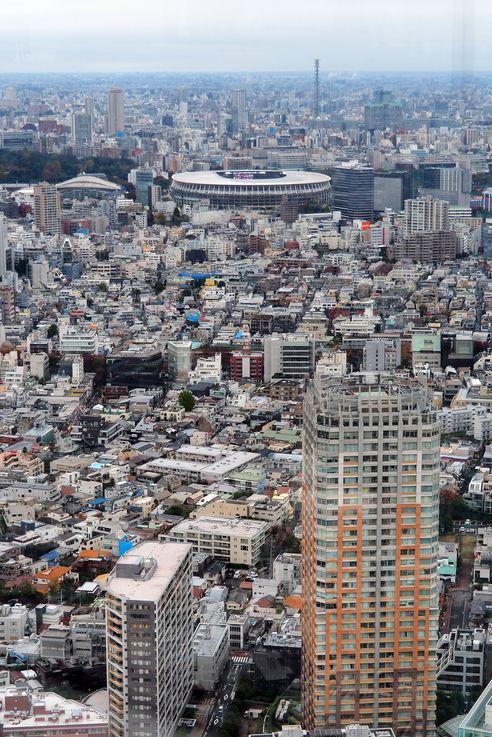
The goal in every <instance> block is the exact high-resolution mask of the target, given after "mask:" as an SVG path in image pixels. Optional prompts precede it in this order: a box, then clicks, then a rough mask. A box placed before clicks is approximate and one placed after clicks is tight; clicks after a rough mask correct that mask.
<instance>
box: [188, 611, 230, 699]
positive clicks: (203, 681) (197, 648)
mask: <svg viewBox="0 0 492 737" xmlns="http://www.w3.org/2000/svg"><path fill="white" fill-rule="evenodd" d="M228 660H229V627H228V626H227V624H206V623H205V624H199V625H198V627H197V628H196V630H195V634H194V636H193V664H194V665H193V680H194V683H195V686H198V687H199V688H203V689H205V691H214V690H215V688H216V686H217V684H218V683H219V681H220V677H221V675H222V673H223V672H224V668H225V667H226V665H227V661H228Z"/></svg>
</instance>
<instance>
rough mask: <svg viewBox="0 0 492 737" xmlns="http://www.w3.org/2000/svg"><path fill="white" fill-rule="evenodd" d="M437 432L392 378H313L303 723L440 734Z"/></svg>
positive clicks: (426, 406) (415, 399) (418, 391)
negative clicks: (437, 715) (436, 723)
mask: <svg viewBox="0 0 492 737" xmlns="http://www.w3.org/2000/svg"><path fill="white" fill-rule="evenodd" d="M439 441H440V439H439V424H438V422H437V418H436V413H435V411H434V410H433V408H432V406H431V403H430V398H429V396H428V394H427V390H426V389H425V388H424V387H422V385H421V384H419V383H418V382H417V381H416V380H414V379H403V378H402V379H397V378H396V377H394V376H393V375H391V374H372V373H370V374H369V373H368V374H352V375H350V376H347V377H345V378H344V379H334V378H325V377H322V376H320V375H318V374H316V376H315V378H314V381H313V382H312V383H311V384H310V386H309V388H308V390H307V393H306V399H305V402H304V462H303V470H304V497H303V517H302V525H303V531H302V541H303V554H302V586H303V600H304V609H303V616H302V626H303V633H302V635H303V663H302V666H303V673H302V679H301V683H302V690H303V719H304V726H305V727H306V728H307V729H312V728H314V727H344V726H347V725H349V724H352V723H353V722H359V723H362V724H371V725H373V726H376V727H380V728H388V727H390V726H391V725H394V726H395V727H396V730H397V733H398V734H400V735H412V737H423V736H424V735H431V734H433V730H434V720H435V699H436V661H435V643H436V642H437V622H438V597H437V547H438V544H437V538H438V522H439V520H438V509H439V504H438V498H439Z"/></svg>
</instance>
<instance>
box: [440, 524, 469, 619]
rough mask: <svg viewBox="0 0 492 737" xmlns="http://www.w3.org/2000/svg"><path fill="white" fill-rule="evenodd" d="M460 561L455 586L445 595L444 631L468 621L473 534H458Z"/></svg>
mask: <svg viewBox="0 0 492 737" xmlns="http://www.w3.org/2000/svg"><path fill="white" fill-rule="evenodd" d="M459 543H460V562H459V565H458V575H457V578H456V586H455V587H454V589H451V590H450V591H449V593H448V595H447V597H446V604H447V616H446V626H445V631H446V632H449V631H450V630H452V629H453V628H454V627H466V626H467V624H468V622H467V619H468V608H469V602H470V600H471V585H472V575H473V555H474V553H473V551H474V548H475V535H459Z"/></svg>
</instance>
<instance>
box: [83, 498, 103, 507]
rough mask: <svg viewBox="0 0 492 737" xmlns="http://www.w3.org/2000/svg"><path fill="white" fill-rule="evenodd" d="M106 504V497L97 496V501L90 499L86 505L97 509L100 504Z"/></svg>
mask: <svg viewBox="0 0 492 737" xmlns="http://www.w3.org/2000/svg"><path fill="white" fill-rule="evenodd" d="M105 503H106V497H105V496H98V497H97V499H91V500H90V501H88V502H87V504H88V505H89V506H90V507H99V505H100V504H105Z"/></svg>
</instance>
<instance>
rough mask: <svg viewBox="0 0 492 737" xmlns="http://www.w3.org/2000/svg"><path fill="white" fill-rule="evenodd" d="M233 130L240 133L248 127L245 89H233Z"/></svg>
mask: <svg viewBox="0 0 492 737" xmlns="http://www.w3.org/2000/svg"><path fill="white" fill-rule="evenodd" d="M231 116H232V132H233V133H240V132H241V131H243V130H245V129H246V125H247V116H246V92H245V91H244V90H232V104H231Z"/></svg>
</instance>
